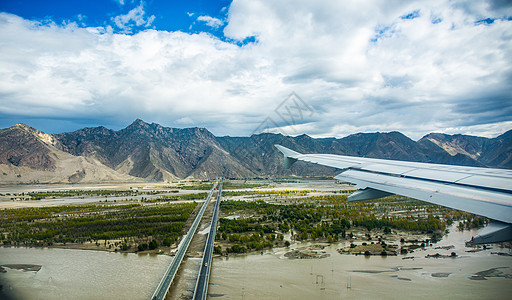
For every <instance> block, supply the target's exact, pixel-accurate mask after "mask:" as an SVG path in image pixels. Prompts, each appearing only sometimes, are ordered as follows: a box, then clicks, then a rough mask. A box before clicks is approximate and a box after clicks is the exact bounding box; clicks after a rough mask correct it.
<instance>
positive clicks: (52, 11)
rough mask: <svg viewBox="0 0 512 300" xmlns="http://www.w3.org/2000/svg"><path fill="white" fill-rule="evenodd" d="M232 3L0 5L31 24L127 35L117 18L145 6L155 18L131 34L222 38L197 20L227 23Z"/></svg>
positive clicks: (32, 1) (30, 0) (52, 0)
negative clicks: (76, 26) (164, 32)
mask: <svg viewBox="0 0 512 300" xmlns="http://www.w3.org/2000/svg"><path fill="white" fill-rule="evenodd" d="M230 4H231V1H228V0H222V1H165V0H149V1H131V0H123V1H116V0H90V1H66V0H45V1H37V0H15V1H2V2H0V10H1V11H4V12H9V13H12V14H16V15H18V16H20V17H23V18H26V19H30V20H41V21H45V20H46V21H53V22H55V23H57V24H62V23H68V22H76V23H78V24H80V26H84V27H87V26H88V27H95V26H109V25H110V26H112V27H113V28H114V30H115V31H116V32H123V30H122V29H120V28H119V27H117V26H116V23H115V21H114V20H113V18H115V17H116V16H120V15H126V14H128V13H129V12H130V11H131V10H133V9H137V7H139V6H141V5H142V6H143V8H144V13H145V15H146V18H149V17H151V16H155V18H154V20H153V21H152V22H151V23H150V24H149V25H148V26H146V24H144V25H141V26H133V28H131V29H132V30H131V33H136V32H139V31H140V30H146V29H147V28H152V29H156V30H167V31H176V30H180V31H185V32H199V31H207V32H210V33H212V34H214V35H217V36H222V30H221V29H222V27H223V26H219V27H217V28H216V27H211V26H207V25H206V24H205V23H206V22H201V21H198V20H197V17H199V16H210V17H212V18H216V19H219V20H225V19H226V16H227V8H228V7H229V5H230Z"/></svg>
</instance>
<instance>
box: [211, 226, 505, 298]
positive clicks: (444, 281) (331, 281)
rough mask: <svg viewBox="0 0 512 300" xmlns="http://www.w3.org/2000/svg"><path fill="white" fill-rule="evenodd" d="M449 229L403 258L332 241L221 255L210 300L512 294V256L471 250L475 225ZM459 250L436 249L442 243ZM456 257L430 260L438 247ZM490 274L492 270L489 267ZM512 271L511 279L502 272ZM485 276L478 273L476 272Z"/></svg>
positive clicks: (215, 265) (502, 295)
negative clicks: (317, 250)
mask: <svg viewBox="0 0 512 300" xmlns="http://www.w3.org/2000/svg"><path fill="white" fill-rule="evenodd" d="M451 230H452V233H450V234H449V235H448V236H447V237H445V238H444V239H443V240H442V241H440V242H439V243H437V244H435V245H434V246H433V247H428V248H426V250H416V252H414V253H410V254H408V255H407V257H414V258H411V259H402V258H403V257H405V256H402V255H399V256H387V257H381V256H370V257H365V256H362V255H359V256H355V255H341V254H339V253H338V252H337V249H339V248H341V247H344V246H346V244H343V243H341V244H337V245H327V244H326V245H327V246H326V247H325V248H324V250H323V251H325V252H326V253H327V254H329V256H328V257H327V258H322V259H294V260H292V259H288V258H287V257H285V256H284V254H285V253H286V252H288V251H290V250H292V249H295V248H299V247H303V246H304V245H308V244H304V243H302V244H295V245H292V246H291V247H290V249H283V248H281V249H277V250H276V251H267V252H264V253H263V254H252V255H245V256H230V257H219V258H216V259H215V260H214V262H213V268H212V277H211V280H210V288H209V295H210V297H211V299H217V298H218V299H411V298H415V297H417V298H420V299H425V298H431V299H447V298H449V299H510V295H512V257H510V256H500V255H496V254H492V252H504V253H510V250H509V249H503V248H496V247H494V248H493V249H489V250H485V251H480V252H473V253H468V252H466V251H467V250H470V249H471V248H465V246H464V241H465V240H469V239H470V237H471V235H472V234H475V233H476V232H477V231H475V230H473V231H464V232H457V231H456V229H455V228H454V227H452V228H451ZM452 245H453V246H454V248H452V249H449V250H445V249H434V248H435V247H441V246H452ZM451 252H455V253H456V254H457V257H456V258H425V256H426V255H427V254H435V253H440V254H443V255H451ZM492 268H499V269H497V270H496V272H494V273H493V274H496V273H497V274H499V276H500V277H486V278H485V280H472V279H470V277H472V276H473V275H475V274H476V273H478V272H482V271H486V270H489V269H492ZM491 273H492V272H491ZM504 276H508V278H506V277H504ZM479 279H481V278H479Z"/></svg>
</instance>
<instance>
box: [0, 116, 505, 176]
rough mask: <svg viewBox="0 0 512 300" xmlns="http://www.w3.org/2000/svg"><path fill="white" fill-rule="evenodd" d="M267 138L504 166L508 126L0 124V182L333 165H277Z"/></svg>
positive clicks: (343, 151) (300, 170) (318, 171)
mask: <svg viewBox="0 0 512 300" xmlns="http://www.w3.org/2000/svg"><path fill="white" fill-rule="evenodd" d="M274 144H281V145H283V146H285V147H289V148H291V149H294V150H296V151H298V152H302V153H332V154H340V155H351V156H362V157H363V156H364V157H373V158H384V159H397V160H405V161H417V162H429V163H440V164H454V165H464V166H478V167H493V168H506V169H512V130H510V131H507V132H506V133H504V134H502V135H500V136H498V137H496V138H484V137H477V136H469V135H460V134H457V135H447V134H441V133H430V134H428V135H426V136H424V137H423V138H421V139H420V140H418V141H414V140H412V139H410V138H408V137H407V136H405V135H403V134H402V133H400V132H388V133H380V132H376V133H357V134H353V135H350V136H347V137H344V138H312V137H310V136H308V135H300V136H296V137H291V136H284V135H281V134H273V133H261V134H256V135H252V136H250V137H229V136H224V137H216V136H214V135H213V134H212V133H211V132H209V131H208V130H207V129H205V128H169V127H163V126H161V125H159V124H155V123H152V124H148V123H146V122H144V121H142V120H140V119H137V120H135V121H134V122H133V123H132V124H131V125H129V126H128V127H126V128H124V129H121V130H118V131H115V130H111V129H107V128H105V127H103V126H100V127H88V128H83V129H80V130H77V131H74V132H66V133H59V134H46V133H44V132H41V131H39V130H37V129H35V128H32V127H29V126H27V125H25V124H16V125H14V126H12V127H10V128H6V129H1V130H0V183H2V184H12V183H76V182H121V181H122V182H125V181H172V180H176V179H183V178H195V179H211V178H214V177H217V176H219V175H222V176H224V177H228V178H255V177H268V176H283V175H321V176H332V175H334V174H336V170H335V169H332V168H327V167H323V166H317V165H308V164H305V163H301V162H298V163H296V164H295V165H294V166H292V168H291V169H290V170H287V169H284V167H283V162H282V155H281V154H280V153H279V152H278V151H277V149H275V147H274V146H273V145H274Z"/></svg>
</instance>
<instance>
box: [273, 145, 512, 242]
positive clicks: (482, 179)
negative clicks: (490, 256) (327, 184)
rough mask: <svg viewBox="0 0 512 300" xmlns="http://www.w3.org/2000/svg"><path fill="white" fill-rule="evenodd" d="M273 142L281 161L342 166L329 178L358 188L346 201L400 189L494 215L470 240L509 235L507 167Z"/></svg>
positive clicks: (511, 198) (511, 200) (510, 180)
mask: <svg viewBox="0 0 512 300" xmlns="http://www.w3.org/2000/svg"><path fill="white" fill-rule="evenodd" d="M275 146H276V148H277V149H278V150H279V151H281V152H282V153H283V154H284V157H285V166H286V167H290V166H291V165H292V164H293V163H294V162H296V161H297V160H301V161H305V162H309V163H315V164H320V165H324V166H329V167H334V168H338V169H341V173H340V174H339V175H337V176H335V177H334V178H335V179H337V180H340V181H346V182H351V183H354V184H356V186H357V187H358V188H359V190H358V191H357V192H355V193H353V194H352V195H350V196H349V197H348V200H349V201H355V200H369V199H377V198H381V197H386V196H389V195H392V194H398V195H403V196H407V197H411V198H415V199H418V200H423V201H427V202H430V203H434V204H438V205H442V206H446V207H450V208H454V209H458V210H463V211H467V212H470V213H474V214H477V215H481V216H484V217H488V218H490V219H493V220H496V221H497V222H495V223H493V225H492V226H488V227H487V228H485V229H484V230H482V231H481V232H480V233H479V234H478V235H477V236H475V237H474V238H473V242H474V243H475V244H483V243H495V242H503V241H509V240H512V225H511V224H512V171H511V170H502V169H490V168H476V167H463V166H452V165H440V164H428V163H417V162H404V161H397V160H385V159H374V158H363V157H352V156H342V155H334V154H301V153H298V152H295V151H293V150H290V149H288V148H286V147H283V146H281V145H275Z"/></svg>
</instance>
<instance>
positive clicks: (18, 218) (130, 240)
mask: <svg viewBox="0 0 512 300" xmlns="http://www.w3.org/2000/svg"><path fill="white" fill-rule="evenodd" d="M196 205H197V203H195V202H194V203H178V204H161V205H155V206H145V205H141V204H128V205H99V204H94V205H81V206H68V205H65V206H56V207H41V208H20V209H5V210H1V211H0V232H3V233H4V236H3V237H4V239H5V240H6V241H9V243H12V244H15V245H52V244H53V243H84V242H87V241H89V242H94V241H95V242H96V243H97V244H98V241H99V240H104V241H105V242H104V243H105V246H106V244H107V241H108V240H123V241H124V242H123V243H121V242H119V243H117V242H116V244H115V246H119V249H120V250H128V249H129V248H130V247H131V246H135V245H136V244H139V245H140V244H143V241H148V240H149V239H151V241H150V242H149V244H148V245H147V247H148V249H156V248H157V247H159V245H160V244H163V245H170V244H171V243H173V242H174V241H176V240H177V239H178V237H179V236H180V235H181V234H182V233H183V232H182V231H183V226H184V224H185V222H186V221H187V220H188V218H189V217H190V214H191V213H192V211H193V209H194V208H195V207H196ZM142 247H144V246H142Z"/></svg>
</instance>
